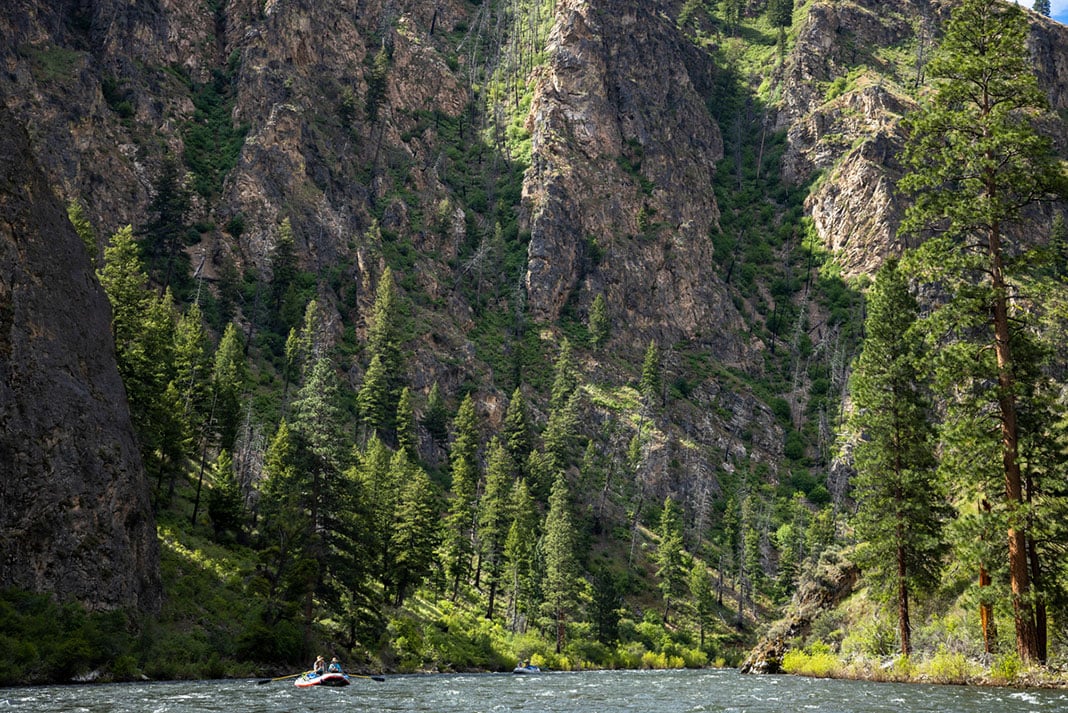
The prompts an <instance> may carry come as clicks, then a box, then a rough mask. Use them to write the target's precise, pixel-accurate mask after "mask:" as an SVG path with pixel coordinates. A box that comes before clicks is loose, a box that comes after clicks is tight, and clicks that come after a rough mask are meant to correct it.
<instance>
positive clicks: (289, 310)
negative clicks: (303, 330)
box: [270, 218, 304, 334]
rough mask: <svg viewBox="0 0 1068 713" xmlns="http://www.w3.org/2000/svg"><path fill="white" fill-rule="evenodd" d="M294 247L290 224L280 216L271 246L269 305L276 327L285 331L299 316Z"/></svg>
mask: <svg viewBox="0 0 1068 713" xmlns="http://www.w3.org/2000/svg"><path fill="white" fill-rule="evenodd" d="M297 269H298V262H297V249H296V243H295V242H294V240H293V226H292V224H291V223H290V222H289V218H284V219H283V220H282V223H281V225H280V226H279V227H278V239H277V240H276V241H275V244H274V248H272V250H271V285H270V307H271V315H272V319H273V320H274V321H275V324H276V330H277V331H278V332H279V333H280V334H285V333H286V331H287V330H289V329H292V328H294V327H295V326H296V325H297V322H298V320H300V318H301V309H302V305H303V304H304V302H303V301H302V300H301V298H300V296H299V294H298V290H297V289H296V279H297Z"/></svg>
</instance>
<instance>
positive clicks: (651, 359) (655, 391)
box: [638, 341, 662, 406]
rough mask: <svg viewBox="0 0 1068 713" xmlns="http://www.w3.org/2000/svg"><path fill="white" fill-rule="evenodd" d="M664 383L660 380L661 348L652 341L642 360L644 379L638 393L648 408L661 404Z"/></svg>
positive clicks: (642, 378)
mask: <svg viewBox="0 0 1068 713" xmlns="http://www.w3.org/2000/svg"><path fill="white" fill-rule="evenodd" d="M661 390H662V383H661V379H660V348H659V347H657V345H656V342H655V341H650V342H649V346H648V347H646V349H645V358H644V359H643V360H642V377H641V381H640V382H639V384H638V391H639V392H640V393H641V395H642V399H643V400H644V401H645V403H646V404H647V405H648V406H653V405H655V404H659V403H660V392H661Z"/></svg>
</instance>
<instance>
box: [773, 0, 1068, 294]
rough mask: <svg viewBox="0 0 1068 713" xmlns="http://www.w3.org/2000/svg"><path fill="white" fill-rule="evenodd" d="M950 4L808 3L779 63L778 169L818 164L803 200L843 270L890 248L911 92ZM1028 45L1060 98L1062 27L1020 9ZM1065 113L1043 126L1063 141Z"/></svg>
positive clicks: (902, 0)
mask: <svg viewBox="0 0 1068 713" xmlns="http://www.w3.org/2000/svg"><path fill="white" fill-rule="evenodd" d="M952 7H953V4H952V3H949V2H945V1H944V0H842V1H838V2H826V1H825V0H818V1H817V2H814V3H812V5H811V7H810V9H809V12H808V14H807V15H806V17H805V18H804V20H803V22H802V25H801V27H800V28H799V30H798V38H797V43H796V45H795V47H794V49H793V50H792V52H791V53H790V56H789V57H788V59H787V62H786V65H785V69H784V71H783V102H782V107H781V109H780V112H779V116H778V126H779V127H780V128H783V129H786V130H787V135H788V145H789V148H788V150H787V152H786V155H785V156H784V157H783V174H784V176H785V177H786V178H787V179H788V180H791V181H794V182H796V183H803V182H805V181H807V180H810V179H811V177H812V176H813V175H815V174H816V172H824V175H823V176H822V177H821V179H820V181H819V182H818V184H817V185H815V186H814V188H813V190H812V192H811V193H810V195H809V197H808V199H807V200H806V203H805V207H806V211H807V212H808V213H809V214H810V215H811V216H812V219H813V223H814V225H815V228H816V232H817V234H818V235H819V236H820V238H821V240H822V242H823V244H824V245H825V246H826V247H827V248H828V249H829V250H831V251H832V252H833V253H834V255H835V256H836V259H837V262H838V263H839V264H840V265H841V266H842V272H843V275H845V276H846V277H856V276H858V275H864V274H872V273H874V272H875V271H876V270H877V269H878V267H879V265H880V264H882V261H883V259H884V258H885V257H886V256H888V255H891V254H899V253H900V252H901V250H902V249H903V247H904V246H902V245H900V244H899V243H898V239H897V229H898V226H899V225H900V223H901V218H902V216H903V212H904V201H903V199H902V198H901V197H900V196H898V195H897V194H896V190H895V185H896V183H897V181H898V179H899V178H900V177H901V174H902V169H901V166H900V165H899V164H898V162H897V156H898V155H899V154H900V152H901V150H902V148H903V146H904V142H905V135H904V132H903V131H902V129H901V127H900V120H901V117H903V116H904V115H905V114H906V113H908V112H909V111H912V110H914V109H916V108H917V107H918V103H917V101H916V100H915V99H914V98H913V95H914V94H915V93H916V88H917V86H918V83H919V82H920V81H921V80H922V79H923V76H922V75H923V67H924V65H925V62H926V61H927V60H928V59H929V57H930V54H931V52H932V51H933V49H934V47H935V46H936V45H937V41H938V35H939V34H940V31H941V27H942V26H943V23H944V22H945V21H946V20H947V19H948V18H949V15H950V12H951V10H952ZM1028 17H1029V20H1030V22H1031V34H1030V37H1029V40H1028V46H1029V48H1030V50H1031V53H1032V57H1033V60H1034V66H1035V71H1036V74H1037V76H1038V80H1039V85H1040V86H1041V87H1042V88H1043V90H1044V91H1045V92H1046V94H1047V96H1048V97H1049V100H1050V103H1051V105H1052V107H1053V108H1054V109H1055V110H1061V109H1063V108H1064V107H1066V106H1068V79H1066V77H1068V27H1065V26H1064V25H1061V24H1060V23H1057V22H1053V21H1051V20H1050V19H1049V18H1045V17H1042V16H1040V15H1038V14H1036V13H1028ZM1066 126H1068V125H1066V124H1065V123H1064V122H1051V123H1050V124H1049V125H1048V126H1045V127H1044V128H1043V130H1044V131H1047V133H1049V134H1051V135H1052V136H1053V137H1054V139H1055V140H1057V141H1058V142H1059V144H1060V145H1061V146H1062V147H1064V146H1068V129H1066Z"/></svg>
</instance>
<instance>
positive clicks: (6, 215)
mask: <svg viewBox="0 0 1068 713" xmlns="http://www.w3.org/2000/svg"><path fill="white" fill-rule="evenodd" d="M110 322H111V308H110V306H109V305H108V301H107V297H106V296H105V295H104V292H103V290H102V289H101V288H100V285H99V283H98V282H97V281H96V278H95V277H94V276H93V274H92V268H91V266H90V263H89V257H88V255H87V253H86V250H85V246H84V245H83V243H82V241H81V239H80V238H79V237H78V235H77V234H76V233H75V232H74V229H73V228H72V227H71V225H70V222H69V221H68V220H67V216H66V213H65V211H64V208H63V206H62V204H60V203H59V201H58V200H57V199H56V197H55V195H54V194H53V193H52V190H51V188H50V187H49V185H48V183H47V182H46V181H45V180H44V177H43V175H42V174H41V172H40V170H39V169H38V167H37V162H36V160H35V158H34V156H33V155H32V153H31V151H30V146H29V141H28V139H27V136H26V132H25V131H24V130H23V128H22V127H21V126H20V125H19V124H18V123H17V122H16V121H15V120H14V118H13V117H12V115H11V113H10V112H9V111H7V109H5V108H4V107H3V106H2V105H0V552H2V553H3V555H2V559H0V587H19V588H22V589H28V590H33V591H40V592H48V593H52V594H55V595H56V596H57V597H59V598H61V599H75V600H77V601H80V602H82V603H84V604H85V605H86V606H88V607H89V608H90V609H113V608H118V607H135V608H139V609H142V610H146V611H153V610H156V609H158V607H159V604H160V597H161V591H160V579H159V546H158V543H157V540H156V527H155V521H154V518H153V515H152V510H151V507H150V504H149V496H148V484H147V482H146V481H145V478H144V472H143V469H142V466H141V458H140V455H139V453H138V450H137V445H136V443H135V441H134V435H133V428H132V426H131V423H130V415H129V410H128V407H127V404H126V393H125V391H124V389H123V385H122V381H121V380H120V378H119V373H118V370H117V367H116V364H115V350H114V346H113V344H112V340H111V330H110Z"/></svg>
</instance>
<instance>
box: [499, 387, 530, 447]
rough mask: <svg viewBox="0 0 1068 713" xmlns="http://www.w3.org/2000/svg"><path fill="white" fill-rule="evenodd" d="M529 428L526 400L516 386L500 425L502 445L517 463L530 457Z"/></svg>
mask: <svg viewBox="0 0 1068 713" xmlns="http://www.w3.org/2000/svg"><path fill="white" fill-rule="evenodd" d="M530 430H531V429H530V416H529V415H528V414H527V404H526V400H525V399H524V398H523V391H522V390H521V389H520V388H519V387H518V386H517V387H516V388H515V391H513V392H512V398H511V400H510V401H509V402H508V410H507V411H505V413H504V424H503V425H502V426H501V436H502V438H503V439H504V445H505V447H506V448H507V449H508V453H509V454H510V455H511V456H512V460H513V461H515V463H516V464H517V465H523V464H525V463H526V462H527V458H529V457H530V451H531V450H532V448H533V444H532V439H531V433H530Z"/></svg>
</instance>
